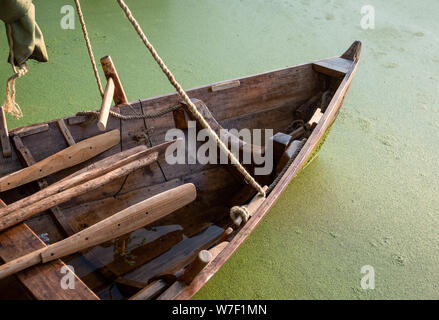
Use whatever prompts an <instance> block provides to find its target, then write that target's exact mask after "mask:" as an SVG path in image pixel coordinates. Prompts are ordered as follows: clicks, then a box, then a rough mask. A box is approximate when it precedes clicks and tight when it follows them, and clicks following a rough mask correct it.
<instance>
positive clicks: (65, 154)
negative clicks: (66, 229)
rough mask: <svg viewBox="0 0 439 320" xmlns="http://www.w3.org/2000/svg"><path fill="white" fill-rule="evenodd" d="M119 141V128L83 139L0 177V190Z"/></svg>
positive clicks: (54, 170) (76, 162) (63, 165)
mask: <svg viewBox="0 0 439 320" xmlns="http://www.w3.org/2000/svg"><path fill="white" fill-rule="evenodd" d="M119 142H120V132H119V130H113V131H110V132H107V133H104V134H101V135H99V136H95V137H92V138H89V139H86V140H83V141H81V142H79V143H77V144H75V145H73V146H70V147H68V148H67V149H64V150H62V151H60V152H58V153H56V154H54V155H52V156H50V157H48V158H46V159H44V160H41V161H39V162H37V163H35V164H34V165H32V166H30V167H27V168H25V169H22V170H20V171H17V172H14V173H12V174H10V175H8V176H5V177H2V178H0V192H4V191H6V190H10V189H13V188H16V187H19V186H21V185H24V184H26V183H29V182H32V181H35V180H38V179H41V178H43V177H46V176H48V175H50V174H52V173H55V172H58V171H61V170H63V169H65V168H69V167H73V166H74V165H77V164H79V163H81V162H84V161H86V160H88V159H90V158H93V157H94V156H96V155H98V154H100V153H102V152H104V151H105V150H108V149H109V148H111V147H113V146H115V145H116V144H118V143H119Z"/></svg>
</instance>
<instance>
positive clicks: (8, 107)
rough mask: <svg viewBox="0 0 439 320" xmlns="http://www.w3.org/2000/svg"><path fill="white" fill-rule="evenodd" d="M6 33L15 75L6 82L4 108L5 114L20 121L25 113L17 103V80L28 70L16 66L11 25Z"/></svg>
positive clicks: (10, 60) (7, 25) (25, 67)
mask: <svg viewBox="0 0 439 320" xmlns="http://www.w3.org/2000/svg"><path fill="white" fill-rule="evenodd" d="M6 33H7V35H8V42H9V62H10V63H11V66H12V70H13V72H14V74H13V75H12V76H11V77H9V78H8V81H7V82H6V97H5V102H4V104H3V106H2V108H3V110H4V111H5V112H7V113H9V114H11V115H12V116H13V117H14V118H15V119H20V118H21V117H22V116H23V112H22V111H21V108H20V106H19V105H18V103H17V102H16V101H15V80H17V79H18V78H21V77H22V76H24V75H25V74H26V73H27V71H28V70H27V66H26V64H25V63H23V64H22V65H20V66H18V68H17V67H16V66H15V57H14V50H13V47H14V41H13V40H12V29H11V26H10V25H9V24H6Z"/></svg>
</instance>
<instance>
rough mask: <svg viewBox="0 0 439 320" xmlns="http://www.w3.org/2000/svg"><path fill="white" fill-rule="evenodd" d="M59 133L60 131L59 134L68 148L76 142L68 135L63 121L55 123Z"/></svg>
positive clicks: (68, 131) (68, 132)
mask: <svg viewBox="0 0 439 320" xmlns="http://www.w3.org/2000/svg"><path fill="white" fill-rule="evenodd" d="M57 123H58V127H59V131H61V134H62V135H63V137H64V139H65V140H66V142H67V144H68V145H69V146H73V145H74V144H75V143H76V142H75V139H74V138H73V136H72V134H71V133H70V130H69V129H68V128H67V126H66V123H65V122H64V119H59V120H58V121H57Z"/></svg>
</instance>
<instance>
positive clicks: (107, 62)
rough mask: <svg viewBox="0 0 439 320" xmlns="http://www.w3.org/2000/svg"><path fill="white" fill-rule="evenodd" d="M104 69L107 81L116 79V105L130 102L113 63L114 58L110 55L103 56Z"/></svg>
mask: <svg viewBox="0 0 439 320" xmlns="http://www.w3.org/2000/svg"><path fill="white" fill-rule="evenodd" d="M101 65H102V69H103V70H104V74H105V77H106V78H107V81H108V80H109V79H110V78H111V79H113V81H114V97H112V98H113V100H114V103H115V104H116V105H120V104H128V99H127V96H126V94H125V90H124V89H123V86H122V82H121V81H120V78H119V75H118V74H117V71H116V67H115V66H114V64H113V60H112V59H111V57H110V56H105V57H103V58H101Z"/></svg>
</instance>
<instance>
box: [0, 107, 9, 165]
mask: <svg viewBox="0 0 439 320" xmlns="http://www.w3.org/2000/svg"><path fill="white" fill-rule="evenodd" d="M0 141H1V144H2V152H3V157H5V158H9V157H10V156H11V155H12V150H11V142H10V141H9V132H8V124H7V123H6V116H5V111H4V110H3V107H0Z"/></svg>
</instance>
